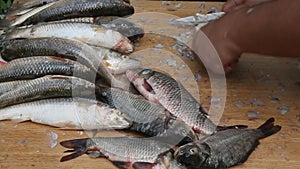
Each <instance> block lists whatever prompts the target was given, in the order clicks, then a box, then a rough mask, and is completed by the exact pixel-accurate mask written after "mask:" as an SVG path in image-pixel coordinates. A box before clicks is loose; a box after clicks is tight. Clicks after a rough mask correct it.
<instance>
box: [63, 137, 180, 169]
mask: <svg viewBox="0 0 300 169" xmlns="http://www.w3.org/2000/svg"><path fill="white" fill-rule="evenodd" d="M60 144H61V145H62V146H63V147H66V148H72V149H73V150H67V151H66V152H73V153H72V154H70V155H67V156H64V157H62V159H61V162H63V161H68V160H71V159H73V158H76V157H78V156H81V155H83V154H88V155H89V156H90V157H94V158H95V157H106V158H108V159H109V160H110V161H112V162H113V163H114V164H115V165H116V166H118V167H119V168H131V169H133V168H134V169H145V168H146V169H170V167H172V169H173V168H174V169H184V168H185V167H184V166H182V165H180V164H178V163H177V162H176V161H175V160H174V159H173V157H172V154H170V151H171V147H170V146H169V145H168V144H165V143H162V142H159V141H157V140H153V139H149V138H134V137H96V138H84V139H75V140H66V141H62V142H60Z"/></svg>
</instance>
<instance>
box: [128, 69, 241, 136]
mask: <svg viewBox="0 0 300 169" xmlns="http://www.w3.org/2000/svg"><path fill="white" fill-rule="evenodd" d="M126 75H127V77H128V79H129V81H130V82H131V83H133V85H134V86H135V87H136V89H137V90H138V91H139V92H140V93H141V94H142V95H143V96H144V97H145V98H147V99H148V100H150V101H152V102H155V103H158V104H161V105H162V106H163V107H164V108H165V109H167V110H168V111H169V112H170V113H172V114H173V115H174V116H176V117H177V118H179V119H181V120H182V121H184V122H185V123H186V124H188V125H189V126H190V127H191V128H192V129H193V130H194V131H195V132H196V133H200V134H203V135H211V134H213V133H214V132H216V131H218V130H226V129H228V128H245V127H247V126H245V125H235V126H228V127H223V126H220V127H218V126H217V125H216V124H214V123H213V122H212V121H211V120H210V119H209V116H208V114H207V112H206V111H205V110H204V109H203V107H202V106H201V105H200V103H199V102H198V101H197V100H196V99H195V98H194V97H193V96H192V95H191V94H190V93H189V92H188V91H187V90H186V89H185V88H184V87H183V85H182V84H180V83H179V82H177V81H176V80H175V79H173V78H172V77H171V76H168V75H166V74H163V73H161V72H158V71H154V70H151V69H144V68H139V69H135V70H127V71H126Z"/></svg>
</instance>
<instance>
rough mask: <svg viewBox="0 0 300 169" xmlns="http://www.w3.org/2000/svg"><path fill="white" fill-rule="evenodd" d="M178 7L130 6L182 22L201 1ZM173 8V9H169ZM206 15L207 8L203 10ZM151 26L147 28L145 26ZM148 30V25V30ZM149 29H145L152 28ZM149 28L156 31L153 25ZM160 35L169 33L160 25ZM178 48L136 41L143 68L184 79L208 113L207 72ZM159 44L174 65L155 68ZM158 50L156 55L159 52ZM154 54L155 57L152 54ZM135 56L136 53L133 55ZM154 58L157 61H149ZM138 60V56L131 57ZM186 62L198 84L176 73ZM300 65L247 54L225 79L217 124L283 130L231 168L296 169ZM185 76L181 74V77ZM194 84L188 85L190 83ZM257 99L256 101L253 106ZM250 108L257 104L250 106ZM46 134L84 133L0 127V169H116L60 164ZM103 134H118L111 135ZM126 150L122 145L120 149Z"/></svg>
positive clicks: (159, 40)
mask: <svg viewBox="0 0 300 169" xmlns="http://www.w3.org/2000/svg"><path fill="white" fill-rule="evenodd" d="M172 3H181V8H179V9H177V10H176V11H169V10H168V9H167V7H166V6H162V3H161V2H159V1H145V0H135V1H132V4H133V5H134V6H135V8H136V12H137V13H142V12H161V13H168V14H172V15H176V16H179V17H184V16H188V15H193V14H194V13H195V12H200V9H199V4H200V3H202V2H179V1H176V2H172ZM171 5H173V4H171ZM210 6H216V7H218V8H220V7H221V3H219V2H218V3H206V9H207V8H208V7H210ZM201 10H202V11H201V12H205V9H201ZM148 26H149V25H148ZM150 28H151V26H150ZM150 28H149V29H150ZM153 29H157V25H155V24H154V26H153ZM160 29H161V30H167V29H168V28H167V27H164V26H162V27H161V28H160ZM175 43H176V41H175V40H174V39H172V38H171V37H165V36H162V35H157V34H155V33H153V34H151V33H149V34H146V35H145V37H144V38H143V39H141V41H140V42H139V46H138V47H137V48H136V51H137V52H139V51H140V54H141V55H142V56H143V57H144V58H145V57H148V59H146V61H144V62H143V64H144V65H145V66H147V65H149V64H150V65H152V66H153V65H155V64H156V66H160V67H164V68H165V69H167V70H172V71H169V73H172V72H174V74H176V75H177V76H176V77H178V78H180V77H182V78H183V77H185V76H187V78H188V79H185V80H186V81H184V84H185V86H186V87H187V88H188V90H189V91H191V92H192V93H193V94H195V96H197V95H199V97H197V99H199V100H200V102H201V103H202V104H203V105H204V107H206V108H209V106H210V100H211V88H210V82H209V77H208V75H207V73H206V72H205V69H204V68H203V66H202V65H201V63H199V62H198V61H197V60H194V61H191V60H190V59H186V58H182V57H179V56H177V51H176V50H174V49H172V46H173V45H174V44H175ZM157 44H161V45H163V48H162V51H164V52H165V51H169V52H171V55H172V57H174V58H175V59H178V58H179V61H177V62H176V63H177V65H176V66H175V67H174V66H168V65H166V64H164V63H158V62H159V61H160V60H159V58H160V57H163V56H162V55H165V53H163V52H161V51H159V50H153V47H154V46H156V45H157ZM157 51H158V52H157ZM151 52H154V53H151ZM133 55H134V54H133ZM153 55H156V56H157V58H156V59H153V58H152V57H154V56H153ZM134 56H136V57H138V56H137V55H134ZM181 62H184V63H185V64H186V65H188V67H189V68H190V69H191V72H192V73H200V75H201V80H200V81H199V82H197V83H196V85H197V90H195V89H194V81H193V78H191V77H190V76H189V75H190V74H189V72H187V74H184V72H185V71H184V70H181V69H178V66H180V64H179V63H181ZM299 72H300V61H299V60H298V59H293V58H278V57H271V56H261V55H257V54H245V55H243V56H242V57H241V60H240V62H239V65H238V67H237V68H236V69H235V70H234V71H233V72H232V73H231V74H229V75H227V77H226V80H227V95H226V105H225V111H224V113H223V116H222V119H221V122H220V124H221V125H233V124H246V125H249V127H251V128H254V127H257V126H259V125H260V124H262V123H263V122H264V121H265V120H266V119H268V118H269V117H275V119H276V123H277V124H279V125H281V126H282V131H280V132H279V133H278V134H276V135H273V136H271V137H269V138H266V139H264V140H262V141H261V144H260V145H259V147H258V148H257V149H256V150H255V151H254V152H253V153H252V154H251V156H250V157H249V159H248V160H247V161H246V162H245V163H244V164H242V165H239V166H236V167H234V168H235V169H245V168H247V169H257V168H263V169H279V168H280V169H295V168H300V146H299V143H300V132H299V129H300V128H299V127H300V86H299V83H300V76H299ZM182 73H183V74H182ZM190 83H192V84H190ZM271 93H273V95H274V96H276V97H278V98H279V99H280V101H273V100H271V99H270V95H271ZM253 99H256V102H253ZM254 103H257V104H258V103H259V104H258V105H257V104H254ZM282 105H286V106H288V107H289V111H288V112H287V113H286V114H285V115H282V114H280V113H279V112H278V111H277V108H278V107H280V106H282ZM249 110H252V111H257V112H259V118H258V119H257V120H249V119H248V117H247V115H246V112H247V111H249ZM49 131H52V132H55V133H57V134H58V142H59V141H63V140H68V139H75V138H84V137H87V133H85V132H78V131H65V130H59V129H56V128H53V127H49V126H44V125H40V124H34V123H31V122H24V123H19V124H16V123H15V122H12V121H2V122H0V168H1V169H10V168H14V169H19V168H39V169H41V168H47V169H48V168H66V169H67V168H74V169H77V168H78V169H79V168H85V169H94V168H101V169H112V168H115V167H114V166H113V165H112V164H111V163H110V162H109V161H107V160H105V159H90V158H88V157H87V156H86V155H84V156H82V157H79V158H76V159H74V160H71V161H68V162H64V163H60V162H59V159H60V158H61V157H62V156H63V151H65V149H64V148H62V147H61V146H60V145H59V144H58V145H57V146H56V147H54V148H50V147H49V138H48V136H47V133H48V132H49ZM101 135H103V136H106V135H116V134H115V132H113V133H110V132H109V131H107V132H104V133H101ZM124 146H126V145H124Z"/></svg>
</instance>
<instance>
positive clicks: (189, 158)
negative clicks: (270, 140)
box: [175, 118, 281, 168]
mask: <svg viewBox="0 0 300 169" xmlns="http://www.w3.org/2000/svg"><path fill="white" fill-rule="evenodd" d="M280 129H281V127H280V126H278V125H275V126H274V118H270V119H269V120H267V121H266V122H265V123H264V124H263V125H261V126H260V127H259V128H257V129H228V130H225V131H220V132H217V133H215V134H213V135H211V136H206V137H204V138H202V139H201V140H199V141H195V142H193V143H189V144H186V145H183V146H181V147H179V148H178V150H176V152H175V158H176V159H177V160H178V162H180V163H182V164H184V165H186V166H187V167H192V168H228V167H232V166H234V165H238V164H241V163H243V162H245V161H246V160H247V158H248V156H249V155H250V154H251V153H252V151H254V149H255V148H256V147H257V146H258V144H259V140H260V139H263V138H265V137H268V136H270V135H273V134H275V133H277V132H278V131H280Z"/></svg>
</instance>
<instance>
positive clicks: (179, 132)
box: [167, 119, 197, 145]
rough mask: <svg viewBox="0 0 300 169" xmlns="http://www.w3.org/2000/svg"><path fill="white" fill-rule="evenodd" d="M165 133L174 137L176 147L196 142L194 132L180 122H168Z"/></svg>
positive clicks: (177, 120)
mask: <svg viewBox="0 0 300 169" xmlns="http://www.w3.org/2000/svg"><path fill="white" fill-rule="evenodd" d="M168 127H169V128H168V130H167V133H169V135H172V136H174V139H173V141H177V143H176V145H184V144H187V143H190V142H193V141H195V140H197V136H196V134H195V133H194V131H193V130H192V129H191V128H190V127H189V126H188V125H187V124H186V123H185V122H183V121H182V120H179V119H176V120H170V122H169V126H168Z"/></svg>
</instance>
